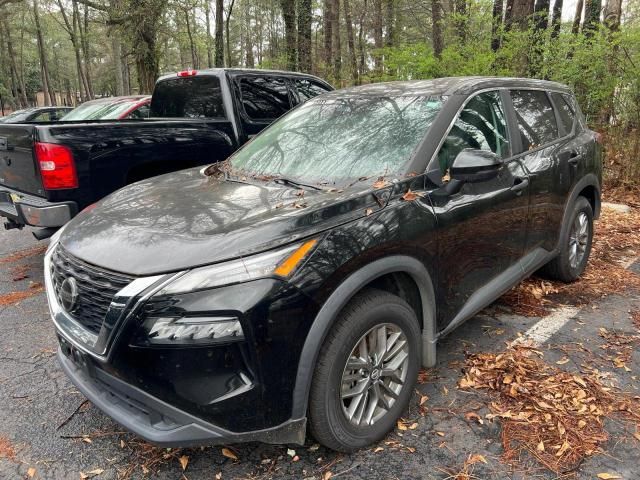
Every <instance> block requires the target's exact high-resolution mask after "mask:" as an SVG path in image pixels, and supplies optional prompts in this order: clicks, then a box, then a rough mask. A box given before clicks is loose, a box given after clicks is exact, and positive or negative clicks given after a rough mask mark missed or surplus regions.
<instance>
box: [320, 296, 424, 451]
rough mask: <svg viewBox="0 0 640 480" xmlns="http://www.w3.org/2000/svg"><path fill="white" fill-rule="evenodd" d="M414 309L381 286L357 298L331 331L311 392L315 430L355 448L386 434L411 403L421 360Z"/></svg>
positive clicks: (325, 440) (328, 440)
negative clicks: (384, 290) (382, 289)
mask: <svg viewBox="0 0 640 480" xmlns="http://www.w3.org/2000/svg"><path fill="white" fill-rule="evenodd" d="M419 338H420V328H419V326H418V320H417V318H416V315H415V313H414V311H413V310H412V308H411V307H410V306H409V305H408V304H407V303H406V302H405V301H404V300H402V299H401V298H399V297H397V296H395V295H392V294H390V293H387V292H383V291H379V290H366V291H364V292H362V293H361V294H359V295H358V296H356V297H354V298H353V300H352V301H351V302H350V303H349V304H348V305H347V306H346V307H345V309H344V310H343V311H342V313H341V315H340V318H339V319H338V321H337V323H336V325H334V327H333V328H332V329H331V331H330V332H329V334H328V336H327V338H326V340H325V342H324V344H323V346H322V351H321V353H320V357H319V359H318V364H317V368H316V371H315V374H314V377H313V382H312V386H311V392H310V396H309V425H310V428H311V434H312V435H313V436H314V437H315V439H316V440H317V441H318V442H320V443H322V444H323V445H325V446H327V447H329V448H332V449H334V450H338V451H342V452H351V451H354V450H357V449H359V448H362V447H366V446H367V445H370V444H371V443H373V442H375V441H377V440H380V439H381V438H383V437H384V436H385V435H386V433H387V432H388V431H389V430H391V429H392V428H393V427H394V426H395V423H396V420H397V419H398V417H399V416H400V415H401V413H402V411H403V410H404V409H405V408H406V406H407V404H408V403H409V400H410V398H411V392H412V391H413V387H414V385H415V381H416V377H417V374H418V369H419V365H420V355H419V352H420V349H419V345H420V343H419Z"/></svg>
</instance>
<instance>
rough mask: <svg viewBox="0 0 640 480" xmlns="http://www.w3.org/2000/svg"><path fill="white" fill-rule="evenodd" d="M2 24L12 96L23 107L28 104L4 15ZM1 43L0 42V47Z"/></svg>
mask: <svg viewBox="0 0 640 480" xmlns="http://www.w3.org/2000/svg"><path fill="white" fill-rule="evenodd" d="M2 26H3V27H4V28H3V30H4V36H5V42H6V45H7V54H8V55H9V71H10V75H11V84H12V90H13V97H14V99H15V100H16V101H17V102H18V105H20V107H22V108H25V107H27V106H28V101H27V92H26V91H25V88H24V80H23V79H22V78H21V75H20V72H18V64H17V62H16V53H15V50H14V49H13V41H12V40H11V30H10V29H9V22H8V21H7V18H6V17H4V16H3V17H2ZM1 47H2V45H1V44H0V48H1Z"/></svg>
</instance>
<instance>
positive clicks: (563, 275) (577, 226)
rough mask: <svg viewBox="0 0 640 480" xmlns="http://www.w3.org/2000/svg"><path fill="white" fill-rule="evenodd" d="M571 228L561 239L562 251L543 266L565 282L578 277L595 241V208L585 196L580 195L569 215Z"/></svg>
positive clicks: (585, 264) (546, 271)
mask: <svg viewBox="0 0 640 480" xmlns="http://www.w3.org/2000/svg"><path fill="white" fill-rule="evenodd" d="M568 221H569V228H567V229H566V232H565V233H564V235H563V238H561V239H560V252H559V253H558V256H557V257H556V258H554V259H553V260H551V261H550V262H549V263H548V264H547V265H545V266H544V267H543V268H542V272H543V273H544V274H546V275H547V276H548V277H551V278H553V279H556V280H561V281H563V282H567V283H569V282H573V281H575V280H577V279H578V277H579V276H580V275H582V272H584V269H585V268H586V266H587V261H588V260H589V254H590V253H591V242H592V241H593V209H592V208H591V204H590V203H589V201H588V200H587V199H586V198H584V197H578V198H577V199H576V201H575V203H574V205H573V211H572V212H571V214H570V215H569V217H568Z"/></svg>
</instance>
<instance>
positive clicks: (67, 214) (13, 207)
mask: <svg viewBox="0 0 640 480" xmlns="http://www.w3.org/2000/svg"><path fill="white" fill-rule="evenodd" d="M76 213H78V205H77V204H76V203H75V202H49V201H48V200H46V199H44V198H42V197H36V196H35V195H29V194H27V193H22V192H19V191H17V190H13V189H11V188H8V187H4V186H3V187H0V216H2V217H6V218H8V219H10V220H11V221H13V222H15V223H17V224H20V225H31V226H34V227H61V226H62V225H64V224H65V223H67V222H68V221H69V220H71V219H72V218H73V217H74V216H75V215H76Z"/></svg>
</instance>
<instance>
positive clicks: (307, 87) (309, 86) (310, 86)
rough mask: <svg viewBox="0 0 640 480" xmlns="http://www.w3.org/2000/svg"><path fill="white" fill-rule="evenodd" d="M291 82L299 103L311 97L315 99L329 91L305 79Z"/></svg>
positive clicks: (295, 79) (296, 79)
mask: <svg viewBox="0 0 640 480" xmlns="http://www.w3.org/2000/svg"><path fill="white" fill-rule="evenodd" d="M292 81H293V85H294V86H295V89H296V92H298V99H299V100H300V103H304V102H306V101H307V100H310V99H312V98H313V97H317V96H318V95H322V94H323V93H327V92H330V91H331V90H330V89H329V88H327V87H325V86H324V85H320V84H319V83H317V82H314V81H312V80H309V79H307V78H294V79H293V80H292Z"/></svg>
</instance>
